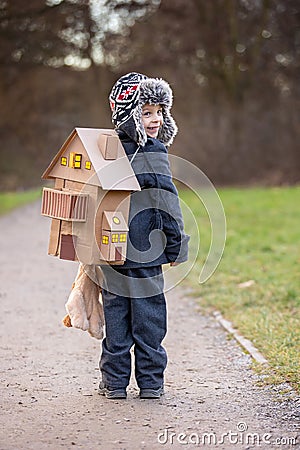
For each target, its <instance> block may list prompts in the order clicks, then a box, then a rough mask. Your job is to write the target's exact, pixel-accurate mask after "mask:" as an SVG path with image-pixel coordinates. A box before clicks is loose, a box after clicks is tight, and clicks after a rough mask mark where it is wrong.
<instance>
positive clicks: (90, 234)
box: [41, 128, 140, 264]
mask: <svg viewBox="0 0 300 450" xmlns="http://www.w3.org/2000/svg"><path fill="white" fill-rule="evenodd" d="M42 178H43V179H53V180H55V184H54V187H53V188H48V187H47V188H44V189H43V196H42V209H41V213H42V215H44V216H47V217H50V218H51V219H52V222H51V230H50V239H49V247H48V254H49V255H54V256H58V257H59V258H61V259H67V260H71V261H80V262H82V263H83V264H102V263H109V264H123V263H124V260H125V257H126V248H127V240H128V236H127V235H128V215H129V207H130V194H131V192H132V191H138V190H140V186H139V183H138V181H137V178H136V176H135V174H134V172H133V170H132V167H131V165H130V162H129V160H128V158H127V156H126V153H125V150H124V148H123V146H122V144H121V141H120V140H119V138H118V135H117V134H116V132H115V131H114V130H109V129H98V128H75V129H74V130H73V131H72V133H71V134H70V136H69V137H68V138H67V140H66V141H65V143H64V144H63V146H62V147H61V149H60V150H59V152H58V153H57V154H56V156H55V157H54V158H53V160H52V161H51V163H50V165H49V166H48V168H47V169H46V170H45V172H44V173H43V175H42Z"/></svg>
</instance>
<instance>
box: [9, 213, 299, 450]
mask: <svg viewBox="0 0 300 450" xmlns="http://www.w3.org/2000/svg"><path fill="white" fill-rule="evenodd" d="M48 230H49V221H48V219H45V218H42V217H40V215H39V204H34V205H29V206H27V207H25V208H22V209H19V210H17V211H14V212H13V213H12V214H10V215H8V216H5V217H3V218H0V231H1V233H0V249H1V253H0V259H1V264H0V279H1V285H0V301H1V314H0V323H1V332H0V333H1V344H0V357H1V363H0V364H1V366H0V374H1V393H0V404H1V428H0V449H1V450H8V449H9V450H11V449H14V450H23V449H24V450H25V449H26V450H35V449H37V450H41V449H53V450H56V449H59V448H64V449H73V448H75V449H76V448H81V449H85V450H97V449H105V450H106V449H108V450H110V449H126V450H131V449H149V450H150V449H151V450H152V449H159V448H171V449H179V448H194V447H197V445H196V444H197V443H198V447H200V448H205V449H211V448H220V449H225V450H227V449H231V448H232V449H252V448H262V449H273V448H274V449H275V448H276V449H277V448H283V449H288V448H293V449H296V448H300V437H299V435H298V438H297V440H296V436H297V433H299V399H298V400H297V398H295V397H294V396H293V395H292V394H291V393H289V394H287V395H285V396H284V397H279V396H278V394H277V393H276V390H274V389H270V388H269V389H267V388H259V387H257V385H256V384H255V383H256V377H255V376H254V374H253V373H252V371H251V369H250V362H249V357H248V356H246V355H245V354H244V353H243V352H242V351H241V350H240V348H239V347H238V346H237V345H236V343H235V342H233V341H231V340H228V338H227V336H226V335H225V333H224V332H223V330H222V329H221V328H220V327H219V325H218V324H217V323H216V322H215V321H214V320H213V319H207V318H205V317H203V316H201V315H200V314H199V313H198V312H197V310H196V306H195V304H194V303H193V301H192V300H191V299H188V298H184V297H183V296H182V292H181V291H180V289H178V290H176V289H175V290H173V291H171V292H170V294H169V296H168V304H169V332H168V335H167V339H166V342H165V344H166V348H167V351H168V354H169V365H168V369H167V373H166V395H165V396H164V397H163V398H162V399H160V400H158V401H157V400H140V399H139V398H138V397H137V394H138V391H137V389H136V386H135V384H134V382H133V381H132V384H131V387H130V389H129V395H128V399H127V400H125V401H121V400H118V401H116V400H107V399H105V398H103V397H101V396H99V395H98V394H97V385H98V381H99V372H98V359H99V352H100V343H99V342H98V341H96V340H95V339H93V338H91V337H90V336H89V335H87V334H86V333H83V332H82V331H79V330H70V329H67V328H65V327H64V326H63V325H62V324H61V319H62V317H63V316H64V314H65V309H64V302H65V300H66V298H67V295H68V293H69V288H70V286H71V283H72V281H73V277H74V274H75V271H76V267H77V265H76V264H75V263H69V262H63V261H59V260H57V259H55V258H52V257H49V256H47V255H46V248H47V240H48ZM279 398H281V401H279ZM297 405H298V409H297ZM207 433H210V434H207ZM222 441H224V443H222ZM258 444H259V445H258Z"/></svg>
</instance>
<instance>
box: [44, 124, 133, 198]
mask: <svg viewBox="0 0 300 450" xmlns="http://www.w3.org/2000/svg"><path fill="white" fill-rule="evenodd" d="M101 133H104V134H110V135H116V136H117V133H116V132H115V131H114V130H111V129H103V128H75V129H74V130H73V131H72V133H71V134H70V136H69V137H68V138H67V139H66V141H65V142H64V144H63V145H62V147H61V149H60V150H59V152H58V153H57V154H56V155H55V157H54V158H53V160H52V161H51V163H50V165H49V166H48V168H47V169H46V170H45V172H44V173H43V175H42V178H43V179H47V178H54V177H53V176H51V171H52V169H53V168H54V166H55V165H56V164H57V163H58V162H59V160H60V157H61V156H62V155H63V154H64V152H65V150H66V149H67V147H68V146H69V144H70V143H71V141H72V140H73V139H74V138H75V137H76V135H77V136H78V137H79V139H80V141H81V143H82V144H83V146H84V148H85V150H86V152H87V154H88V157H89V158H90V161H91V163H92V166H93V168H94V170H95V175H94V177H93V179H90V180H89V182H90V184H96V185H99V186H101V187H102V189H104V190H130V191H139V190H140V186H139V183H138V181H137V178H136V176H135V174H134V171H133V169H132V167H131V165H130V162H129V160H128V158H127V155H126V153H125V150H124V148H123V146H122V143H121V141H120V140H119V146H118V156H117V158H116V159H115V160H107V159H104V157H103V155H102V153H101V151H100V149H99V147H98V143H97V140H98V137H99V135H100V134H101Z"/></svg>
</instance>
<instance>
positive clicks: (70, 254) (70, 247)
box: [59, 234, 76, 261]
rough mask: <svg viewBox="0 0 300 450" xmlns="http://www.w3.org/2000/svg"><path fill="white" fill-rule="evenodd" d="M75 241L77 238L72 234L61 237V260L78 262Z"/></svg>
mask: <svg viewBox="0 0 300 450" xmlns="http://www.w3.org/2000/svg"><path fill="white" fill-rule="evenodd" d="M75 240H76V236H72V235H71V234H62V235H61V241H60V252H59V257H60V259H67V260H69V261H75V260H76V252H75Z"/></svg>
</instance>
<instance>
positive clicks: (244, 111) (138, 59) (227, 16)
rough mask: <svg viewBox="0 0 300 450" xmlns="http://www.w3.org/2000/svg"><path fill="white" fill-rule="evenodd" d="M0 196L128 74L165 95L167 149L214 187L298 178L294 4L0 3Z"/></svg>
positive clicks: (101, 114)
mask: <svg viewBox="0 0 300 450" xmlns="http://www.w3.org/2000/svg"><path fill="white" fill-rule="evenodd" d="M0 38H1V46H0V74H1V76H0V102H1V108H0V132H1V147H0V155H1V160H0V161H1V162H0V190H13V189H20V188H28V187H31V186H37V185H39V183H40V174H41V173H42V171H43V170H44V169H45V167H46V166H47V165H48V163H49V161H50V160H51V158H52V157H53V156H54V155H55V153H56V152H57V151H58V149H59V148H60V146H61V145H62V143H63V142H64V140H65V138H66V137H67V136H68V134H69V133H70V132H71V130H72V129H73V128H74V127H75V126H80V127H111V126H112V125H111V120H110V111H109V106H108V101H107V98H108V94H109V91H110V89H111V86H112V85H113V83H114V82H115V81H116V79H117V78H118V77H119V76H121V75H123V74H124V73H127V72H129V71H138V72H143V73H145V74H147V75H149V76H155V77H162V78H165V79H167V80H168V81H169V83H170V84H171V85H172V88H173V90H174V97H175V98H174V110H173V114H174V117H175V119H176V121H177V123H178V125H179V129H180V132H179V135H178V137H177V138H176V140H175V143H174V144H173V146H172V148H171V152H172V153H175V154H177V155H180V156H182V157H184V158H186V159H188V160H190V161H192V162H193V163H195V164H196V165H197V166H198V167H199V168H201V169H202V170H203V171H204V172H205V173H206V174H207V175H208V176H209V177H210V179H211V180H212V181H213V182H214V183H215V184H216V185H253V184H260V185H282V184H295V183H298V182H299V181H300V157H299V141H300V139H299V138H300V133H299V130H300V123H299V112H300V96H299V90H300V86H299V79H300V77H299V75H300V60H299V49H300V2H299V0H214V1H207V0H189V1H188V2H187V1H186V0H161V1H160V0H111V1H106V0H98V1H97V0H90V1H87V0H31V1H30V2H24V1H23V0H0Z"/></svg>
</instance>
